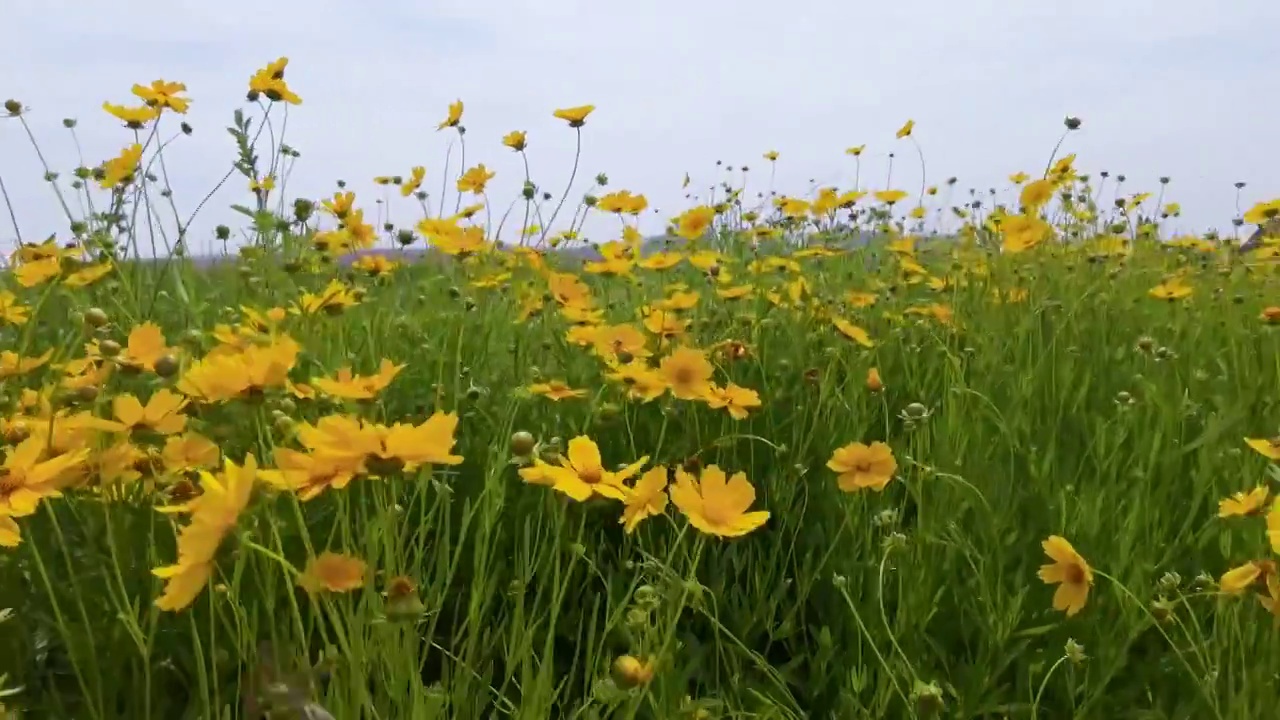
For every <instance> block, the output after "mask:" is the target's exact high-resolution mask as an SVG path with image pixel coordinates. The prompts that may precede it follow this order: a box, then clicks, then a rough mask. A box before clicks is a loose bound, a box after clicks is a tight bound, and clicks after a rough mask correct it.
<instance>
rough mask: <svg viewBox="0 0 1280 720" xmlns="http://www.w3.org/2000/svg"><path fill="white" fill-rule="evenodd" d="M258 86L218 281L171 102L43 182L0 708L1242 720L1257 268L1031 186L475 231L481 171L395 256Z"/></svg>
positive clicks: (1259, 673) (610, 193)
mask: <svg viewBox="0 0 1280 720" xmlns="http://www.w3.org/2000/svg"><path fill="white" fill-rule="evenodd" d="M286 66H287V60H285V59H283V58H282V59H280V60H278V61H276V62H273V63H271V64H269V65H267V66H266V67H264V68H263V69H261V70H259V71H258V72H256V73H255V74H254V75H253V76H252V78H251V80H250V83H249V93H248V101H249V102H248V105H247V106H246V109H245V110H243V111H237V112H236V113H235V116H234V122H233V125H232V127H231V128H230V130H231V134H232V135H233V136H234V137H235V140H236V143H237V145H238V152H239V155H238V157H237V158H235V164H234V167H233V169H232V170H231V171H230V172H229V173H228V178H229V179H228V180H227V181H226V182H229V183H230V185H232V186H239V187H241V188H243V187H244V184H247V185H248V188H247V189H246V190H244V191H243V192H242V198H247V200H242V202H241V203H240V204H237V205H235V208H236V209H237V210H238V211H239V212H240V213H241V214H242V215H243V216H244V217H245V223H244V228H243V230H238V231H237V232H242V233H243V235H244V237H246V238H247V240H246V242H245V243H244V244H243V246H242V247H241V248H240V249H239V251H238V252H233V253H232V254H231V255H230V256H228V257H227V258H225V259H223V260H221V261H219V262H214V263H204V262H199V263H198V262H196V261H195V260H193V259H192V258H191V257H189V256H188V254H187V253H186V242H187V233H188V231H189V230H191V229H192V228H194V227H197V224H195V221H196V216H197V215H198V214H199V213H200V211H201V209H202V208H203V207H204V206H205V204H206V202H200V203H199V204H198V205H197V204H196V203H195V201H196V199H194V198H181V200H182V201H183V205H184V207H186V208H188V210H187V212H188V213H190V214H189V215H187V216H184V215H182V214H179V213H178V212H177V209H178V208H177V203H176V198H175V197H174V192H173V190H172V188H171V186H170V184H169V178H170V175H171V174H176V173H178V172H179V171H180V169H179V168H176V167H172V168H168V167H165V162H164V152H165V148H166V147H168V146H169V144H170V143H173V142H182V141H186V138H185V137H184V135H186V134H189V132H190V128H189V127H188V126H187V125H186V124H185V123H184V121H183V116H184V114H185V112H186V110H187V108H188V103H189V102H190V100H189V99H188V95H187V94H186V92H187V90H186V88H185V87H184V86H183V85H182V84H179V83H174V82H165V81H156V82H154V83H151V84H148V85H137V86H134V88H133V93H134V95H135V96H136V97H135V98H134V99H135V102H136V104H135V105H133V106H117V105H112V104H106V105H105V106H104V109H105V110H106V112H107V113H109V114H110V115H111V116H114V118H116V119H117V120H119V121H120V122H121V123H122V124H123V125H124V126H125V129H123V130H122V131H121V138H122V140H121V141H122V143H128V144H127V145H126V146H125V147H124V149H123V150H122V151H121V152H120V154H119V155H118V156H116V157H113V158H110V159H108V160H106V161H105V162H102V163H100V164H98V165H96V166H88V167H81V168H75V169H74V170H72V169H68V168H52V167H46V171H47V175H46V177H45V178H44V180H45V181H46V182H47V183H48V185H49V186H50V191H51V192H54V193H56V194H57V197H58V199H59V201H60V202H61V206H62V207H63V208H64V209H65V210H66V213H67V220H68V222H69V225H70V234H69V235H63V236H62V237H50V238H48V239H47V240H46V239H44V238H43V236H42V237H41V238H30V237H25V238H21V237H20V238H19V239H20V240H21V241H23V242H21V244H20V245H19V246H18V247H17V248H16V249H14V250H13V252H12V253H11V254H10V255H9V256H8V262H7V264H6V269H5V270H4V272H3V275H2V276H0V346H2V347H3V350H2V351H0V408H3V409H2V411H0V412H2V413H3V414H2V415H0V431H2V432H0V442H2V443H3V445H2V449H3V464H2V465H0V546H3V548H0V609H3V611H2V612H0V678H2V680H0V704H2V705H0V713H4V714H7V717H15V718H16V717H33V718H77V719H80V718H87V719H92V720H108V719H116V718H121V719H125V718H127V719H130V720H132V719H135V718H202V719H205V718H209V719H212V718H219V719H222V718H249V719H251V720H258V719H259V718H299V719H301V718H340V719H347V718H381V719H384V720H401V719H405V718H408V719H412V720H418V719H431V718H462V719H468V718H500V717H511V718H527V719H530V720H533V719H539V720H541V719H543V718H582V719H583V720H586V719H587V718H601V719H604V718H611V719H613V718H616V719H632V718H644V719H653V720H658V719H664V720H665V719H667V718H707V719H711V718H748V717H749V718H778V719H782V718H916V717H918V718H936V717H949V718H1196V719H1201V718H1216V719H1218V720H1224V719H1227V718H1241V719H1248V720H1255V719H1256V718H1262V717H1271V716H1273V715H1274V712H1275V702H1276V701H1275V698H1276V696H1277V692H1278V691H1280V688H1278V687H1277V683H1278V678H1280V675H1278V673H1280V630H1278V629H1277V628H1276V622H1277V618H1280V572H1278V571H1277V567H1276V564H1275V556H1276V554H1277V553H1280V503H1277V502H1274V501H1273V500H1272V494H1273V492H1272V490H1273V487H1274V483H1276V482H1277V481H1278V480H1280V473H1278V472H1277V471H1276V467H1275V466H1274V465H1272V464H1271V463H1272V461H1277V460H1280V440H1277V441H1273V440H1271V439H1270V438H1272V437H1273V436H1274V435H1276V434H1277V433H1278V431H1280V427H1278V424H1280V403H1278V402H1277V400H1278V399H1280V398H1278V397H1277V394H1276V388H1277V382H1278V381H1280V342H1278V337H1280V336H1278V335H1277V332H1278V330H1277V329H1276V328H1275V327H1274V326H1275V325H1277V324H1280V307H1277V306H1276V305H1280V299H1277V296H1276V288H1277V284H1276V274H1275V272H1273V269H1274V268H1275V267H1276V265H1275V264H1273V261H1274V260H1275V259H1276V258H1277V257H1278V256H1280V244H1273V242H1274V243H1280V239H1277V240H1275V241H1273V240H1271V239H1269V238H1266V237H1263V238H1262V241H1261V243H1260V244H1259V245H1258V247H1257V248H1255V249H1252V250H1248V251H1247V252H1246V251H1241V250H1239V249H1238V247H1237V246H1236V243H1235V242H1234V241H1235V240H1237V238H1224V239H1219V238H1217V237H1214V236H1212V235H1210V236H1200V237H1166V236H1165V235H1164V233H1163V230H1162V227H1163V225H1164V222H1165V220H1166V219H1167V218H1168V217H1170V216H1173V215H1177V213H1178V208H1177V206H1176V204H1174V203H1171V202H1167V201H1166V199H1165V198H1163V197H1162V196H1155V197H1153V196H1151V195H1148V194H1146V193H1142V194H1137V195H1133V194H1129V193H1127V192H1122V190H1123V188H1122V187H1120V186H1119V185H1117V183H1116V181H1115V180H1112V182H1111V184H1110V185H1108V183H1107V180H1108V178H1107V177H1106V176H1105V175H1104V176H1102V177H1090V176H1088V175H1086V174H1084V173H1083V172H1081V171H1080V170H1078V169H1077V166H1076V160H1075V158H1074V156H1071V155H1067V154H1062V153H1059V152H1056V151H1055V153H1054V158H1053V159H1052V160H1051V161H1050V162H1049V164H1048V166H1047V167H1046V168H1044V169H1043V170H1036V171H1035V173H1034V174H1033V175H1028V174H1023V173H1019V174H1018V175H1016V176H1014V177H1013V178H1011V184H1010V186H1009V188H1007V190H1006V191H1005V192H1004V194H1003V195H999V196H997V197H995V198H992V199H989V200H977V199H974V198H982V197H983V196H981V195H977V196H974V195H971V196H969V199H967V200H965V201H964V202H960V203H952V204H950V205H948V204H947V203H946V202H945V201H944V200H943V199H942V198H943V197H945V196H946V195H947V193H946V192H944V193H942V194H940V193H939V192H938V189H937V188H932V187H927V186H926V187H921V188H919V189H918V191H916V190H913V191H910V192H908V191H903V190H897V189H894V188H892V187H881V188H872V189H868V190H864V189H862V188H859V187H852V188H818V189H815V190H814V191H813V192H809V193H806V194H804V195H803V196H788V195H783V194H781V193H772V194H766V195H764V196H763V197H756V196H755V195H750V194H748V193H745V192H744V191H743V188H741V187H735V186H733V185H732V184H726V185H723V186H721V187H718V188H716V189H715V190H714V192H713V194H711V195H710V196H706V197H700V198H695V199H694V200H692V201H691V206H690V207H689V208H688V209H686V210H685V211H684V212H682V213H681V214H679V215H678V216H677V217H674V218H673V219H671V221H670V226H669V228H668V234H667V236H666V238H665V239H664V240H661V241H654V240H645V239H644V238H643V237H641V234H640V231H639V229H638V225H639V220H638V216H639V215H640V214H641V213H643V212H644V211H645V210H646V209H647V208H648V203H647V201H646V199H645V197H644V196H643V195H640V194H633V193H631V192H628V191H626V190H614V189H612V188H609V187H607V185H606V184H607V179H606V178H604V177H599V178H597V179H595V181H594V184H592V186H591V187H590V188H589V189H588V190H586V191H585V194H584V191H583V190H582V189H581V188H580V187H574V185H573V183H572V182H571V183H570V187H569V188H566V189H565V190H564V191H563V192H562V193H560V194H556V193H555V192H553V191H549V190H544V188H542V187H540V186H538V185H536V184H535V183H534V180H533V178H532V177H529V178H526V180H525V184H524V191H523V193H522V196H521V197H519V198H515V202H514V203H512V204H511V205H510V207H511V208H512V210H511V211H510V212H508V213H507V215H506V216H505V217H504V219H502V220H501V222H498V218H497V217H495V215H496V212H491V211H492V210H495V209H496V210H500V209H501V207H505V206H506V204H507V203H508V202H510V200H511V199H502V198H490V197H489V196H488V194H487V193H486V184H487V183H488V182H489V181H490V179H491V178H492V177H493V173H492V172H491V171H489V170H487V169H486V168H485V166H484V165H482V164H480V165H475V166H473V167H469V168H462V169H456V168H455V169H454V170H453V171H452V172H451V171H449V170H448V169H446V170H445V171H444V177H445V178H446V180H447V182H449V183H450V187H449V188H447V189H448V191H449V192H447V193H445V194H444V195H443V196H441V197H433V196H431V195H429V194H428V193H427V191H426V190H425V185H424V181H425V180H426V179H427V177H426V171H425V170H424V168H422V167H415V168H412V169H406V170H408V172H407V174H405V175H403V176H388V177H382V178H376V179H375V182H376V183H377V184H378V185H380V186H383V187H382V189H381V190H380V191H379V192H380V193H382V195H383V197H385V198H387V201H388V202H395V203H401V204H403V205H404V206H405V207H406V208H410V209H411V210H412V211H413V212H414V213H415V214H416V216H417V217H415V219H414V220H413V221H411V222H409V223H407V224H402V225H393V224H391V223H389V222H388V223H381V224H379V223H378V222H377V221H376V220H375V219H373V218H371V217H367V216H366V215H365V211H366V209H368V208H369V207H370V205H371V204H372V202H366V201H367V198H366V197H365V196H363V195H362V196H361V197H357V195H356V194H355V193H354V192H352V191H351V190H348V189H347V188H346V187H345V186H343V185H341V184H340V185H339V187H338V188H337V189H336V191H335V192H334V193H333V194H332V196H330V197H326V198H323V199H320V200H318V201H316V202H313V201H311V200H308V199H304V198H292V197H288V196H287V183H286V179H287V177H288V172H290V171H291V170H292V168H293V161H294V160H296V158H297V152H296V151H295V150H293V149H292V148H290V147H289V146H288V145H287V144H286V143H285V139H284V137H283V135H282V132H283V123H282V119H283V118H284V117H285V114H286V113H288V112H294V113H295V114H298V113H301V112H302V109H301V108H295V107H294V106H296V105H299V104H300V103H301V102H302V100H301V98H300V97H299V96H298V95H297V94H296V92H295V89H294V88H291V87H290V86H289V85H288V82H287V80H286V78H285V70H286ZM592 109H593V108H592V107H591V106H589V105H587V106H581V107H572V108H565V109H561V110H556V111H555V115H556V117H558V118H560V119H562V120H563V121H564V123H565V129H564V132H567V133H575V134H576V135H577V138H578V143H579V147H580V148H581V146H582V142H583V138H584V137H589V133H590V129H591V112H592ZM3 114H4V115H5V116H6V117H5V118H4V120H5V122H4V123H3V124H0V131H3V132H14V131H16V132H20V133H23V132H25V134H26V135H28V136H30V137H31V138H32V143H33V145H34V147H33V152H36V153H39V151H40V146H39V144H38V143H36V141H35V132H34V131H33V129H32V125H31V124H29V123H30V121H31V119H33V117H34V116H33V114H32V113H31V112H29V111H28V109H27V108H26V107H24V105H23V104H22V103H21V102H18V101H14V100H11V101H9V102H7V103H5V105H4V113H3ZM462 115H463V105H462V103H461V102H460V101H459V102H457V103H454V104H452V105H450V106H449V108H448V111H447V115H446V116H445V118H444V121H443V122H441V123H440V126H439V129H440V130H442V131H444V132H448V133H452V132H455V131H456V132H457V137H456V138H455V139H456V140H461V139H462V126H461V122H462ZM295 122H298V120H297V119H295ZM64 125H65V126H66V129H67V130H68V131H69V132H70V133H72V134H74V132H75V123H74V122H71V121H67V122H65V123H64ZM1066 126H1067V130H1066V134H1064V137H1066V136H1067V134H1069V133H1070V131H1071V130H1073V129H1075V128H1076V127H1078V126H1079V121H1078V120H1076V119H1074V118H1068V119H1067V121H1066ZM264 129H266V130H267V133H266V134H264V133H263V130H264ZM914 132H915V128H914V127H913V124H912V123H910V122H908V123H907V124H906V125H905V126H904V127H903V128H902V129H901V130H900V131H899V133H898V138H897V139H896V141H897V142H900V143H905V144H908V145H910V144H913V143H914V142H915V140H914V135H913V133H914ZM470 140H471V142H472V148H471V151H472V154H473V155H474V154H476V153H477V152H479V153H480V154H484V152H486V151H485V150H484V149H483V148H482V149H480V150H479V151H477V150H476V148H475V145H476V144H477V143H478V142H484V141H483V140H481V141H477V140H476V139H474V138H470ZM526 145H527V138H526V136H525V134H524V133H523V132H520V131H514V132H511V133H510V134H508V135H506V136H505V137H503V138H501V146H505V150H503V151H504V152H515V153H521V154H523V153H525V152H526ZM1060 145H1061V143H1060ZM491 146H492V148H493V149H500V147H501V146H499V144H498V140H497V139H493V141H492V143H491ZM915 148H916V149H917V150H919V146H918V145H915ZM848 152H849V155H851V156H853V157H854V158H855V159H856V158H857V157H858V156H859V155H860V154H861V152H862V149H861V147H853V148H850V149H849V151H848ZM41 157H43V155H41ZM765 159H766V161H767V162H775V161H777V159H778V156H777V154H776V153H768V154H766V155H765ZM578 160H579V158H577V157H575V158H572V159H571V161H572V162H573V165H574V169H575V174H576V168H577V163H578ZM920 160H921V162H922V163H923V160H924V158H923V154H922V153H921V155H920ZM569 161H570V160H568V159H566V162H569ZM526 167H527V165H526ZM0 171H3V166H2V165H0ZM236 175H239V176H243V179H242V180H235V179H234V178H235V176H236ZM686 182H687V181H686ZM951 185H954V181H950V182H949V183H947V184H945V186H944V191H945V190H947V189H949V188H950V186H951ZM455 189H456V194H455V193H454V192H453V191H454V190H455ZM229 192H233V193H234V192H235V191H234V189H232V190H230V191H229ZM6 198H7V196H6ZM207 200H208V198H206V201H207ZM451 201H456V203H455V204H451ZM491 202H492V203H493V204H494V205H496V206H497V207H496V208H495V207H494V206H492V205H491ZM6 204H7V205H9V207H8V210H9V215H10V216H11V217H14V216H15V215H16V214H18V213H20V211H21V208H16V209H15V208H14V207H12V205H10V204H9V203H7V202H6ZM192 207H194V208H195V211H194V212H191V210H190V208H192ZM170 208H171V209H172V210H173V212H172V213H170V212H168V210H169V209H170ZM450 208H451V209H452V212H450ZM401 214H402V215H403V214H404V213H401ZM611 214H612V215H616V222H614V223H613V224H612V225H611V226H612V227H616V228H617V233H616V237H614V238H611V239H609V238H595V239H594V240H595V241H599V240H605V239H608V240H609V242H604V243H599V242H596V244H595V245H594V249H591V246H589V245H588V244H587V242H586V241H585V239H584V238H583V237H581V235H582V232H581V228H582V226H583V223H584V222H585V220H586V218H587V217H589V216H591V215H603V216H605V217H608V216H609V215H611ZM1278 214H1280V201H1272V202H1261V203H1258V204H1256V205H1254V206H1253V207H1252V209H1250V210H1249V211H1248V212H1247V213H1245V214H1244V216H1243V217H1242V218H1241V220H1242V221H1243V223H1242V224H1251V225H1266V224H1267V223H1268V222H1269V221H1270V220H1271V219H1272V218H1274V217H1276V216H1277V215H1278ZM162 217H165V218H173V220H171V221H169V222H168V224H165V221H162V220H159V218H162ZM503 223H505V225H503ZM553 227H557V228H560V229H558V230H556V231H554V232H552V230H551V228H553ZM500 228H501V229H500ZM940 228H943V229H945V231H944V232H939V231H938V230H939V229H940ZM14 231H15V233H20V230H19V224H18V222H17V220H16V219H15V221H14ZM214 233H215V234H216V236H217V237H218V238H220V239H223V240H225V239H227V238H228V237H230V235H231V230H230V229H229V228H226V227H222V226H219V227H218V228H216V230H214ZM152 248H159V252H152ZM1272 303H1275V304H1276V305H1273V304H1272Z"/></svg>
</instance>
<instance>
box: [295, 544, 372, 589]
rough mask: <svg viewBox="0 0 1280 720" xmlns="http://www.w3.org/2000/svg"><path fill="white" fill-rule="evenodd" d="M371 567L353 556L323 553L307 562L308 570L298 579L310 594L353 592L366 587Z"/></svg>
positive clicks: (299, 583)
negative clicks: (366, 576) (365, 579)
mask: <svg viewBox="0 0 1280 720" xmlns="http://www.w3.org/2000/svg"><path fill="white" fill-rule="evenodd" d="M368 571H369V567H368V565H366V564H365V562H364V561H363V560H361V559H360V558H357V557H353V556H351V555H340V554H338V553H333V552H322V553H320V555H319V556H318V557H313V558H311V559H310V560H308V561H307V567H306V570H304V571H303V572H302V575H301V576H300V577H299V578H298V586H299V587H301V588H302V589H303V590H306V591H307V592H308V593H311V594H313V595H314V594H316V593H320V592H334V593H341V592H351V591H352V590H358V589H360V588H362V587H364V578H365V575H366V574H367V573H368Z"/></svg>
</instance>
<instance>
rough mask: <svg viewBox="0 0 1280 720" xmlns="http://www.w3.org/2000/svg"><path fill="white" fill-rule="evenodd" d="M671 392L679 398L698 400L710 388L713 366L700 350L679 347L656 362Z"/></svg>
mask: <svg viewBox="0 0 1280 720" xmlns="http://www.w3.org/2000/svg"><path fill="white" fill-rule="evenodd" d="M658 370H659V372H661V373H662V377H663V379H664V380H665V381H666V384H667V387H668V388H669V389H670V390H671V394H672V395H673V396H675V397H676V398H677V399H679V400H698V399H701V398H703V397H705V396H706V395H707V393H708V392H709V391H710V390H711V376H712V375H713V374H715V367H714V366H713V365H712V364H711V361H710V360H708V359H707V354H706V353H705V352H703V351H702V350H698V349H695V348H691V347H679V348H676V349H675V350H673V351H672V352H671V354H669V355H667V356H666V357H664V358H662V360H661V361H660V362H659V363H658Z"/></svg>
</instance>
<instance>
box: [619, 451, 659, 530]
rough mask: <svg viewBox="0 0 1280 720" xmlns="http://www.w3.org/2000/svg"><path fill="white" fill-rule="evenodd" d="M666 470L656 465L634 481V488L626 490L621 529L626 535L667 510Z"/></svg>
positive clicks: (620, 521)
mask: <svg viewBox="0 0 1280 720" xmlns="http://www.w3.org/2000/svg"><path fill="white" fill-rule="evenodd" d="M666 490H667V468H666V466H664V465H658V466H655V467H652V468H650V469H649V470H648V471H647V472H645V474H644V475H641V476H640V479H639V480H636V484H635V487H631V488H627V491H626V493H625V494H624V497H623V499H622V502H623V503H625V504H626V507H625V508H623V510H622V519H620V520H619V521H618V522H619V523H621V524H622V529H623V530H625V531H626V532H627V533H628V534H630V533H633V532H635V529H636V527H637V526H639V525H640V523H641V522H643V521H644V520H645V519H647V518H651V517H654V516H657V515H661V514H662V513H663V511H664V510H666V509H667V493H666Z"/></svg>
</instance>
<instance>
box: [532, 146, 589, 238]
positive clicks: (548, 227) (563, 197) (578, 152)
mask: <svg viewBox="0 0 1280 720" xmlns="http://www.w3.org/2000/svg"><path fill="white" fill-rule="evenodd" d="M574 131H575V132H577V147H576V148H575V149H574V151H573V171H572V172H570V173H569V184H568V185H566V186H565V189H564V194H562V195H561V196H560V202H559V203H558V204H556V209H555V210H554V211H553V212H552V213H551V218H550V219H548V220H547V222H546V223H545V224H544V225H543V226H542V235H541V236H539V238H538V243H539V244H541V243H542V242H544V241H545V240H546V239H547V232H548V231H550V230H551V226H552V225H554V224H555V222H556V216H557V215H559V214H560V208H562V207H564V201H565V200H566V199H568V197H569V191H571V190H573V181H574V180H575V179H576V178H577V177H578V161H579V160H581V159H582V128H580V127H577V128H574Z"/></svg>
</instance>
